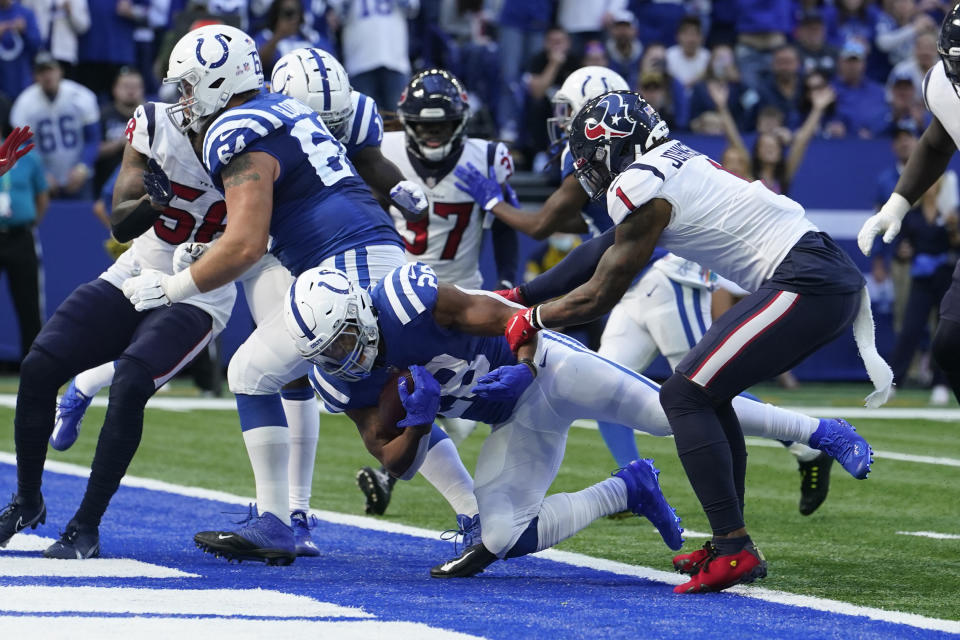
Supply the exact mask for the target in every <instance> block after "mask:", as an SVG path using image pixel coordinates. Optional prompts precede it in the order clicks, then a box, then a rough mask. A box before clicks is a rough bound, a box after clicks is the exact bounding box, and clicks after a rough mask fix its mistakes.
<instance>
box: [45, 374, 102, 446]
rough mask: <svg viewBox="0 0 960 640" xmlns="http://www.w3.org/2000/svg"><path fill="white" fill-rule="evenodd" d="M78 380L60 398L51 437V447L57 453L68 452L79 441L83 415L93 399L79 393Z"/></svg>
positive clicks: (72, 382)
mask: <svg viewBox="0 0 960 640" xmlns="http://www.w3.org/2000/svg"><path fill="white" fill-rule="evenodd" d="M75 382H76V380H71V381H70V386H69V387H67V390H66V391H65V392H64V394H63V397H62V398H60V404H58V405H57V417H56V419H55V420H54V423H53V433H52V434H51V435H50V446H51V447H53V448H54V449H56V450H57V451H66V450H67V449H69V448H70V447H71V446H73V443H74V442H76V441H77V436H79V435H80V423H81V422H82V421H83V414H85V413H86V412H87V407H89V406H90V402H91V401H92V400H93V398H92V397H90V398H88V397H87V396H85V395H83V394H82V393H80V392H79V391H77V386H76V384H75Z"/></svg>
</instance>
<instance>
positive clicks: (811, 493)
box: [799, 452, 833, 516]
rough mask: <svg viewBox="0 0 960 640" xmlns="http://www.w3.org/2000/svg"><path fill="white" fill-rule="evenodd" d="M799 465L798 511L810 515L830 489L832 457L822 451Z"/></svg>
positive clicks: (824, 498)
mask: <svg viewBox="0 0 960 640" xmlns="http://www.w3.org/2000/svg"><path fill="white" fill-rule="evenodd" d="M799 465H800V513H802V514H803V515H805V516H808V515H810V514H811V513H813V512H814V511H816V510H817V508H818V507H819V506H820V505H821V504H823V501H824V500H826V499H827V492H829V491H830V467H832V466H833V458H832V457H831V456H830V454H829V453H826V452H822V453H821V454H820V455H818V456H817V457H816V458H814V459H813V460H810V461H809V462H799Z"/></svg>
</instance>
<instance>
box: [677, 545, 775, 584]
mask: <svg viewBox="0 0 960 640" xmlns="http://www.w3.org/2000/svg"><path fill="white" fill-rule="evenodd" d="M691 555H693V554H691ZM765 577H767V561H766V560H765V559H764V557H763V554H762V553H761V552H760V550H759V549H757V547H756V546H755V545H754V544H753V543H752V542H751V543H750V544H748V545H747V546H746V547H744V548H743V549H742V550H741V551H739V552H738V553H735V554H732V555H728V556H718V555H716V551H715V550H714V551H713V553H711V554H710V556H709V557H708V558H707V559H706V561H705V562H703V564H702V565H701V566H700V571H698V572H697V573H696V574H695V575H694V576H693V577H692V578H691V579H690V581H689V582H685V583H684V584H681V585H678V586H676V587H674V588H673V592H674V593H704V592H707V591H723V590H724V589H727V588H729V587H732V586H733V585H735V584H746V583H749V582H753V581H754V580H756V579H757V578H765Z"/></svg>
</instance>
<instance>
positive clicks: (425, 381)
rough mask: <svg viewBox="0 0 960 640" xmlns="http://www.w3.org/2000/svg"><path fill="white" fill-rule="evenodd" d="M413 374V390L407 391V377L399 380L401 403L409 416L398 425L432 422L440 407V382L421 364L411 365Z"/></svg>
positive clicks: (398, 391) (413, 425)
mask: <svg viewBox="0 0 960 640" xmlns="http://www.w3.org/2000/svg"><path fill="white" fill-rule="evenodd" d="M410 374H411V375H412V376H413V387H414V389H413V392H412V393H411V392H409V391H407V379H406V377H402V378H400V380H399V382H397V393H399V394H400V404H402V405H403V408H404V409H406V411H407V417H406V418H404V419H403V420H401V421H400V422H398V423H397V426H398V427H416V426H420V425H422V424H431V423H432V422H433V421H434V419H435V418H436V417H437V409H439V408H440V383H439V382H437V381H436V379H435V378H434V377H433V374H431V373H430V372H429V371H427V370H426V369H424V368H423V367H421V366H419V365H413V366H412V367H410Z"/></svg>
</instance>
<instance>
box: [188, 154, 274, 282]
mask: <svg viewBox="0 0 960 640" xmlns="http://www.w3.org/2000/svg"><path fill="white" fill-rule="evenodd" d="M279 174H280V163H279V162H277V160H276V158H274V157H273V156H271V155H270V154H267V153H264V152H262V151H249V152H247V153H243V154H240V155H238V156H235V157H234V158H233V159H232V160H231V161H230V163H229V164H228V165H227V166H226V167H224V168H223V170H222V172H221V177H222V179H223V188H224V200H225V201H226V203H227V216H228V218H227V228H226V229H225V230H224V232H223V235H222V236H221V237H220V239H219V240H217V242H215V243H213V245H212V246H211V247H210V249H209V250H208V251H207V252H206V253H205V254H204V255H203V257H202V258H201V259H200V260H198V261H197V262H195V263H194V264H193V265H192V266H191V267H190V269H189V270H185V271H182V272H181V273H189V274H190V275H191V276H192V278H193V281H194V282H195V283H196V287H197V288H198V289H199V290H200V291H210V290H212V289H216V288H217V287H220V286H223V285H225V284H227V283H229V282H233V281H234V280H236V279H237V278H238V277H240V276H241V275H243V272H244V271H246V270H247V269H249V268H250V267H252V266H253V265H254V264H255V263H256V262H257V260H259V259H260V258H262V257H263V255H264V254H265V253H266V252H267V242H268V240H269V236H270V217H271V214H272V213H273V183H274V181H275V180H276V179H277V177H278V176H279ZM176 277H179V274H178V276H176Z"/></svg>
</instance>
